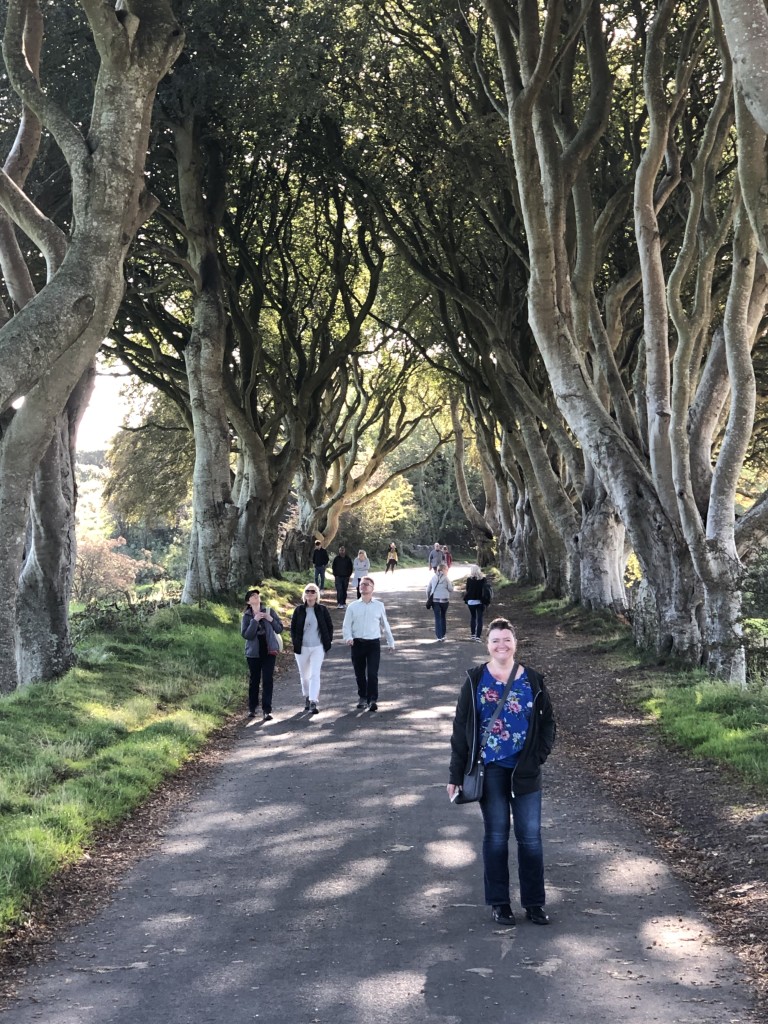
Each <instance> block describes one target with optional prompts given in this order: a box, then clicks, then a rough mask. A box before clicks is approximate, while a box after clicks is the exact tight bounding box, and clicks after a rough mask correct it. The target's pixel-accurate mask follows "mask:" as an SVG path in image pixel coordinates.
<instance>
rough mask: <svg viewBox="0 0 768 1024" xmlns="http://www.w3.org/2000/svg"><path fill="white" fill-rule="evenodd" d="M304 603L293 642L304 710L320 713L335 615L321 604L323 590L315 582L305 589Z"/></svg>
mask: <svg viewBox="0 0 768 1024" xmlns="http://www.w3.org/2000/svg"><path fill="white" fill-rule="evenodd" d="M303 596H304V600H303V601H302V603H301V604H300V605H299V606H298V608H296V610H295V611H294V613H293V615H292V616H291V643H292V644H293V654H294V657H295V658H296V664H297V665H298V668H299V679H300V680H301V692H302V694H303V696H304V710H305V711H309V713H310V714H312V715H316V714H317V713H318V712H319V711H320V669H321V668H322V665H323V660H324V658H325V655H326V652H327V651H330V649H331V644H332V642H333V622H332V621H331V613H330V612H329V611H328V609H327V608H326V607H325V606H324V605H322V604H320V590H319V588H318V587H316V586H315V584H314V583H308V584H307V585H306V587H304V595H303Z"/></svg>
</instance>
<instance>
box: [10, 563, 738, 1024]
mask: <svg viewBox="0 0 768 1024" xmlns="http://www.w3.org/2000/svg"><path fill="white" fill-rule="evenodd" d="M453 574H457V575H461V574H462V572H461V567H454V570H453V573H452V575H453ZM427 579H428V573H427V571H426V570H419V569H417V570H410V571H409V570H402V569H398V571H397V573H396V575H395V577H394V578H393V579H389V580H387V583H386V590H384V588H380V587H379V586H378V582H379V580H378V578H377V592H378V594H379V596H382V597H383V598H384V600H385V602H386V604H387V608H388V612H389V615H390V620H391V623H392V627H393V631H394V634H395V640H396V650H395V652H394V653H392V652H389V651H384V652H383V653H382V659H381V671H380V701H379V711H378V712H376V713H370V712H366V711H361V710H358V709H357V708H356V707H355V704H356V703H357V692H356V687H355V683H354V677H353V673H352V669H351V665H350V661H349V651H348V649H347V648H346V646H343V645H341V644H340V643H336V644H335V645H334V647H333V649H332V651H331V653H330V656H329V657H328V658H327V659H326V662H325V664H324V666H323V686H322V691H321V695H320V707H321V711H320V714H318V715H316V716H311V717H310V716H308V715H305V714H304V713H303V698H302V697H301V693H300V688H299V683H298V677H297V673H296V669H295V664H294V662H293V659H292V658H291V657H290V656H285V657H282V658H281V660H280V672H279V674H278V676H277V679H276V684H275V696H274V708H273V714H274V716H275V717H274V720H273V721H271V722H268V723H261V722H259V723H257V725H256V726H254V727H252V728H248V729H245V728H244V729H243V730H242V733H241V736H240V741H239V743H238V745H237V746H236V747H235V749H233V750H232V751H231V752H230V753H229V754H228V755H227V757H226V760H225V763H224V764H223V765H222V767H221V769H220V770H219V771H218V773H217V775H216V777H215V778H214V779H213V780H212V782H211V784H210V786H209V787H207V788H206V789H205V790H204V791H202V792H201V793H200V794H199V796H198V797H197V799H196V800H195V801H194V803H193V804H192V805H191V806H190V807H189V808H188V809H187V810H186V811H185V812H184V813H183V814H181V815H180V816H179V817H178V819H177V820H176V821H175V823H173V825H172V827H170V829H169V834H168V835H167V837H166V839H165V842H164V843H163V846H162V849H161V850H160V851H158V853H157V854H155V855H153V856H152V857H150V858H149V859H148V860H147V861H146V862H144V863H142V864H140V865H139V866H138V867H137V868H136V869H135V870H134V871H133V872H132V873H131V875H129V876H128V878H127V879H126V881H125V884H124V886H123V888H122V889H121V890H120V891H119V892H118V893H117V895H116V897H115V900H114V901H113V903H112V905H111V906H110V907H109V908H108V909H107V910H106V911H105V912H104V914H102V915H101V916H100V918H99V919H97V921H95V922H94V923H93V925H89V926H87V928H86V929H85V930H84V932H83V934H82V936H80V937H78V938H77V940H76V941H74V942H73V943H71V944H68V945H67V946H66V947H65V949H64V951H63V952H62V961H61V964H60V965H59V966H58V967H57V969H56V971H55V972H54V971H49V970H48V968H46V969H45V972H43V971H41V972H40V973H39V974H38V975H37V976H36V978H35V984H34V990H33V991H34V996H35V998H34V1000H33V999H31V998H30V999H29V1000H27V1001H26V1002H22V1003H21V1004H20V1005H19V1007H18V1008H16V1007H15V1008H14V1018H13V1021H14V1024H39V1020H40V1019H41V1018H42V1017H44V1018H45V1020H46V1024H136V1021H143V1020H149V1021H155V1020H159V1021H163V1024H221V1022H224V1024H253V1022H257V1024H284V1022H289V1024H479V1022H482V1024H522V1022H523V1021H525V1024H630V1022H631V1024H730V1022H731V1021H734V1022H736V1021H738V1022H739V1024H741V1022H742V1019H743V1020H744V1021H746V1019H747V1018H746V1016H743V1015H742V1012H741V1011H742V1009H743V1006H744V1003H743V999H742V998H741V993H740V990H739V989H738V985H737V981H738V972H737V971H736V968H735V966H734V963H733V961H732V960H730V959H729V958H728V957H727V955H725V954H724V953H723V951H722V949H719V948H717V947H715V946H714V944H713V943H711V942H710V941H709V937H708V933H707V931H706V929H705V928H704V927H703V925H702V923H701V921H700V920H699V918H698V917H697V916H696V914H695V910H694V908H693V906H692V904H691V901H690V899H689V898H688V896H687V895H686V893H685V892H684V891H683V890H682V889H681V887H680V886H679V885H678V884H677V883H676V882H675V881H674V879H673V878H672V877H671V876H670V874H669V872H668V871H667V869H666V868H665V867H664V866H663V865H662V864H661V863H660V862H659V861H658V860H657V859H656V858H655V855H654V853H653V852H652V851H651V850H650V849H649V848H648V846H647V844H646V842H645V839H644V837H643V836H642V834H641V833H639V832H638V831H637V830H636V829H634V828H633V827H632V826H631V825H630V823H629V822H628V821H627V820H626V817H625V816H624V815H622V814H621V813H620V812H619V811H618V810H617V809H616V808H615V807H614V806H613V805H612V804H611V803H610V801H608V800H607V799H606V797H605V794H603V793H601V792H599V791H598V790H597V788H596V787H595V785H594V784H590V782H589V780H588V779H587V778H586V777H585V776H584V775H583V773H582V772H581V770H580V769H578V768H577V767H576V766H575V765H574V764H572V763H569V761H568V760H567V757H566V755H565V754H564V753H563V752H562V751H561V750H559V749H556V751H555V755H554V756H553V757H552V758H551V759H550V761H549V762H548V764H547V766H546V774H545V796H544V806H543V821H542V832H543V837H544V848H545V863H546V866H547V886H548V900H547V910H548V912H549V913H550V915H551V917H552V924H551V925H550V926H549V927H547V928H539V927H536V926H534V925H532V924H531V923H530V922H527V921H525V920H524V915H523V913H522V912H521V910H520V909H519V908H517V907H514V908H513V909H514V910H515V912H516V914H517V917H518V924H517V927H516V928H506V929H505V928H500V927H497V926H494V925H493V923H492V921H491V919H490V914H489V910H488V908H486V907H485V906H484V905H483V886H482V857H481V840H482V819H481V815H480V812H479V808H478V807H477V806H467V807H461V806H454V805H451V804H450V803H449V801H448V798H447V794H446V791H445V783H446V781H447V769H448V756H449V750H448V739H449V735H450V728H451V722H452V718H453V712H454V707H455V703H456V698H457V695H458V691H459V687H460V685H461V682H462V679H463V678H464V674H465V672H466V669H467V668H468V667H469V666H470V665H472V664H477V663H480V662H482V660H483V658H484V653H485V652H484V647H483V646H482V645H480V644H476V645H472V644H469V643H464V642H462V641H461V640H460V639H457V638H456V637H457V636H461V635H463V632H464V628H465V627H466V615H465V610H464V608H463V606H462V605H461V604H460V597H459V596H457V597H456V599H455V601H454V605H455V606H456V607H453V606H452V607H451V610H450V612H449V617H448V641H446V643H443V644H435V643H434V642H433V641H432V639H431V636H432V622H431V616H430V613H428V612H427V610H426V609H425V608H424V606H423V597H422V595H423V588H424V585H425V583H426V580H427ZM326 600H327V598H326ZM330 611H331V615H332V617H333V619H334V623H335V625H336V627H337V629H338V628H340V625H341V617H342V614H343V613H341V612H340V611H338V610H337V609H335V608H334V607H332V606H330ZM460 625H461V627H462V629H461V630H459V626H460ZM238 639H239V638H238ZM233 642H234V641H233ZM553 699H554V703H555V708H556V711H557V712H558V714H559V715H560V716H561V718H563V719H564V718H565V717H566V716H567V714H568V709H567V708H559V707H558V704H557V684H556V680H555V681H554V682H553ZM512 861H513V863H512V874H513V878H514V874H515V867H514V854H513V857H512ZM513 902H514V901H513ZM702 1000H706V1001H705V1002H702ZM41 1006H45V1007H46V1008H47V1007H55V1008H56V1010H55V1013H53V1014H52V1013H50V1012H48V1010H47V1009H46V1012H45V1013H44V1014H43V1013H41V1009H40V1007H41ZM510 1006H512V1007H518V1008H520V1007H523V1008H524V1015H523V1016H521V1015H520V1014H519V1013H517V1011H515V1012H514V1013H511V1012H510Z"/></svg>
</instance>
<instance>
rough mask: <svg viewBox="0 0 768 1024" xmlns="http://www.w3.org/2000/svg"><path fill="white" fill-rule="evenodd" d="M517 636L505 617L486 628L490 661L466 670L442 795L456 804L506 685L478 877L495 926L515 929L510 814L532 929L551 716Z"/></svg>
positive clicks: (540, 871) (487, 787)
mask: <svg viewBox="0 0 768 1024" xmlns="http://www.w3.org/2000/svg"><path fill="white" fill-rule="evenodd" d="M516 651H517V638H516V637H515V632H514V630H513V629H512V625H511V623H510V622H509V621H508V620H507V619H494V620H493V622H492V623H491V624H490V626H489V627H488V653H489V655H490V659H489V661H488V662H487V663H486V664H485V665H478V666H475V667H474V668H471V669H470V670H469V671H468V672H467V677H466V679H465V680H464V683H463V685H462V687H461V691H460V693H459V699H458V702H457V704H456V714H455V716H454V719H453V732H452V734H451V763H450V767H449V770H448V786H447V789H448V796H449V797H450V799H451V800H453V799H455V797H456V795H457V793H458V791H459V790H460V789H461V786H462V783H463V781H464V776H465V774H467V773H468V772H469V771H470V770H471V768H472V765H473V764H474V763H475V762H476V760H477V758H478V754H479V752H480V747H481V744H482V741H483V736H484V733H487V726H488V725H489V724H490V721H491V719H492V717H493V714H494V712H495V711H496V709H497V707H498V705H499V701H500V700H501V698H502V696H503V694H504V689H505V687H506V685H507V682H508V680H509V679H510V678H512V684H511V687H510V690H509V692H508V693H507V697H506V700H505V701H504V707H503V709H502V712H501V714H500V715H499V716H498V718H497V719H496V721H495V722H494V723H493V725H492V726H491V731H490V734H489V735H487V738H486V739H485V745H484V746H483V749H482V761H483V763H484V765H485V777H484V782H483V795H482V798H481V800H480V810H481V811H482V812H483V822H484V824H485V834H484V837H483V877H484V884H485V902H486V904H488V905H489V906H490V907H492V908H493V920H494V921H495V922H496V924H500V925H514V923H515V916H514V914H513V913H512V908H511V904H510V888H509V832H510V811H511V817H512V820H513V821H514V826H515V839H516V840H517V872H518V879H519V884H520V903H521V904H522V906H523V907H524V909H525V916H526V917H527V919H528V920H529V921H533V923H534V924H549V916H548V915H547V914H546V913H545V911H544V904H545V902H546V897H545V891H544V851H543V847H542V842H541V766H542V765H543V764H544V762H545V761H546V760H547V758H548V757H549V754H550V752H551V750H552V747H553V746H554V743H555V731H556V729H555V717H554V713H553V711H552V702H551V700H550V697H549V691H548V690H547V687H546V686H545V685H544V679H543V678H542V676H540V675H539V673H538V672H535V671H534V670H533V669H531V668H528V667H527V666H524V665H520V664H519V663H518V662H517V661H516V660H515V654H516Z"/></svg>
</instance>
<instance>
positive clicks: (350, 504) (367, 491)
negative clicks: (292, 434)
mask: <svg viewBox="0 0 768 1024" xmlns="http://www.w3.org/2000/svg"><path fill="white" fill-rule="evenodd" d="M414 355H415V353H414ZM361 359H362V361H364V362H365V361H368V360H370V355H367V354H366V353H365V352H364V351H363V352H361V353H360V354H358V353H355V355H354V356H353V357H352V359H351V360H350V363H349V365H348V367H342V368H341V369H340V371H339V372H338V373H337V374H336V376H335V379H334V381H333V382H329V384H328V387H327V388H326V393H325V395H324V396H323V400H322V407H321V417H320V422H319V423H318V425H317V426H316V428H315V431H314V433H313V435H312V437H310V438H309V440H308V447H307V452H306V454H305V456H304V458H303V460H302V465H301V468H300V470H299V472H298V473H297V476H296V490H297V495H298V503H299V516H298V523H297V526H296V528H295V529H293V530H289V531H288V533H287V534H286V537H285V540H284V541H283V545H282V548H281V552H280V567H281V569H293V570H296V571H302V570H304V569H306V568H307V567H308V566H309V564H310V562H309V559H310V555H311V552H312V548H313V546H314V541H315V540H316V539H317V540H321V541H322V542H323V545H324V546H325V547H328V546H330V545H331V544H332V543H333V541H334V540H335V538H336V535H337V533H338V529H339V523H340V520H341V517H342V515H343V513H344V512H348V511H352V510H354V509H355V508H358V507H359V506H361V505H364V504H365V503H366V502H368V501H370V500H371V499H372V498H375V497H376V496H377V495H379V494H381V493H382V492H383V491H384V490H386V489H387V488H388V487H389V486H390V484H391V483H392V482H393V481H394V480H396V479H397V478H398V477H400V476H403V474H405V473H409V472H411V471H412V470H415V469H418V468H420V467H421V466H425V465H426V464H427V463H428V462H429V461H430V460H431V459H432V458H434V456H435V455H436V454H437V452H438V451H439V450H440V448H441V447H442V446H443V445H444V444H445V443H446V442H447V441H448V440H449V437H448V436H444V435H443V434H442V433H441V431H440V430H439V429H438V428H437V427H436V426H435V422H436V416H437V414H438V412H439V411H440V408H441V405H442V402H441V401H440V400H439V398H438V399H435V398H433V397H432V396H430V394H429V388H428V386H427V384H426V383H425V382H424V380H423V379H422V378H421V376H420V375H419V376H418V377H415V378H414V377H413V370H414V366H416V365H417V364H418V362H419V361H418V360H417V359H414V357H413V356H411V357H409V358H407V359H405V360H404V361H402V362H400V363H399V364H398V363H395V362H394V361H393V360H392V359H389V360H388V361H387V362H386V363H383V364H381V365H379V367H378V369H377V370H376V371H375V373H373V374H371V373H368V374H365V373H363V371H362V370H361V369H360V366H359V361H360V360H361ZM425 425H431V427H432V428H433V430H432V431H430V432H431V433H433V435H434V436H433V437H432V438H431V439H430V440H426V439H425V440H424V444H423V445H420V446H419V448H418V450H417V451H415V452H414V455H413V456H412V457H409V458H407V459H403V458H402V457H400V458H398V457H397V451H398V449H399V448H400V447H401V446H402V445H403V444H405V443H406V442H407V441H408V440H409V439H411V438H412V437H413V436H414V435H415V434H416V432H417V431H418V430H419V429H420V428H421V427H423V426H425Z"/></svg>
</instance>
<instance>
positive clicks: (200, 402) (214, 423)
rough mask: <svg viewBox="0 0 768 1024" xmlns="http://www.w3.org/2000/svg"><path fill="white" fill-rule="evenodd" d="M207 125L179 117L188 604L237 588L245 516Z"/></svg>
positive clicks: (217, 178) (219, 188)
mask: <svg viewBox="0 0 768 1024" xmlns="http://www.w3.org/2000/svg"><path fill="white" fill-rule="evenodd" d="M200 131H201V126H200V125H199V123H198V122H197V120H196V119H195V118H194V117H193V116H188V117H183V118H181V119H180V120H179V121H178V122H177V123H175V124H174V125H173V137H174V146H175V154H176V166H177V172H178V182H179V202H180V204H181V210H182V216H183V219H184V237H185V239H186V243H187V253H186V257H187V265H188V267H189V270H190V273H191V278H192V287H193V290H194V296H195V297H194V303H193V311H194V321H193V325H192V333H191V336H190V339H189V342H188V343H187V346H186V347H185V349H184V365H185V367H186V380H187V387H188V391H189V410H190V414H191V417H192V429H193V433H194V437H195V468H194V471H193V475H192V529H191V534H190V545H189V563H188V566H187V575H186V578H185V581H184V590H183V592H182V596H181V600H182V603H184V604H192V603H194V602H199V601H202V600H205V599H211V598H213V599H216V598H222V597H227V596H229V595H230V586H231V583H230V547H231V544H232V539H233V537H234V534H235V530H236V528H237V519H238V510H237V507H236V505H235V503H234V502H233V500H232V484H231V469H230V452H231V447H232V444H231V438H230V429H229V422H228V419H227V413H226V393H225V388H224V377H223V374H224V358H225V352H226V330H227V318H226V313H225V310H224V299H223V289H222V282H221V274H220V271H219V263H218V253H217V244H218V238H217V232H218V229H219V227H220V224H221V219H222V216H223V205H222V204H223V180H222V173H221V170H220V168H219V167H218V166H217V161H216V159H215V155H214V154H213V153H212V152H210V151H209V153H208V154H204V153H203V151H202V147H201V145H200V139H199V135H200ZM206 156H207V157H208V159H206Z"/></svg>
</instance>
